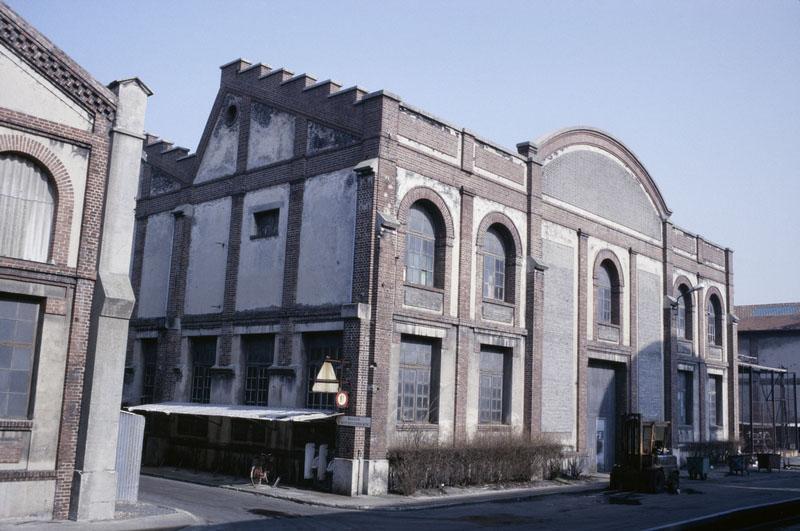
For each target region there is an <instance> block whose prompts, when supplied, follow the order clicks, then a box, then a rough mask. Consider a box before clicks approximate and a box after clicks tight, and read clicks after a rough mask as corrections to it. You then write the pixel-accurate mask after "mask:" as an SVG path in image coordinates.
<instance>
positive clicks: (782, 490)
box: [718, 485, 800, 492]
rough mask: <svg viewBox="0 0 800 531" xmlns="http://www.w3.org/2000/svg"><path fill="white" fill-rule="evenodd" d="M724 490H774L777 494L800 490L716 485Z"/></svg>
mask: <svg viewBox="0 0 800 531" xmlns="http://www.w3.org/2000/svg"><path fill="white" fill-rule="evenodd" d="M718 486H720V487H724V488H726V489H747V490H776V491H779V492H800V489H785V488H780V487H745V486H743V485H718Z"/></svg>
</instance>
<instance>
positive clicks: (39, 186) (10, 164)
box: [0, 153, 56, 262]
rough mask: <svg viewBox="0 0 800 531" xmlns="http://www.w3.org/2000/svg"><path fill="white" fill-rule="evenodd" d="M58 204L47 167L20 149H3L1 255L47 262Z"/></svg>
mask: <svg viewBox="0 0 800 531" xmlns="http://www.w3.org/2000/svg"><path fill="white" fill-rule="evenodd" d="M55 204H56V201H55V190H54V188H53V184H52V182H51V181H50V178H49V176H48V175H47V172H46V171H45V170H44V168H42V167H41V166H39V165H38V164H36V163H35V162H34V161H32V160H31V159H29V158H26V157H23V156H20V155H17V154H16V153H0V255H2V256H10V257H12V258H21V259H23V260H32V261H35V262H46V261H47V258H48V254H49V253H48V252H49V250H50V238H51V234H52V230H53V212H55Z"/></svg>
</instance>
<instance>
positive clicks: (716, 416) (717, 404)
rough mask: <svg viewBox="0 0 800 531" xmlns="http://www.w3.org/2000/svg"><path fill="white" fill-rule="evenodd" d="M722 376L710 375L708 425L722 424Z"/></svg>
mask: <svg viewBox="0 0 800 531" xmlns="http://www.w3.org/2000/svg"><path fill="white" fill-rule="evenodd" d="M722 419H723V415H722V376H719V375H710V376H709V377H708V425H709V426H722Z"/></svg>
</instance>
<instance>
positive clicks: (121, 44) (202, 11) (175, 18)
mask: <svg viewBox="0 0 800 531" xmlns="http://www.w3.org/2000/svg"><path fill="white" fill-rule="evenodd" d="M5 1H7V3H8V4H9V5H10V6H11V7H12V9H14V10H15V11H17V12H18V13H19V14H21V15H22V16H23V17H25V18H26V19H27V20H28V21H29V22H31V23H32V24H33V25H34V26H35V27H37V28H38V29H39V30H40V31H42V32H43V33H44V34H45V35H46V36H47V37H48V38H50V40H52V41H53V42H55V43H56V45H58V46H59V47H60V48H62V49H63V50H64V51H65V52H67V53H68V54H69V55H70V56H72V57H73V58H74V59H75V60H76V61H77V62H78V63H80V64H81V65H82V66H83V67H84V68H86V69H87V70H88V71H89V72H90V73H91V74H93V75H94V76H95V77H96V78H97V79H98V80H100V81H102V82H103V83H109V82H111V81H113V80H114V79H124V78H127V77H133V76H138V77H139V78H141V79H142V80H143V81H144V82H145V83H146V84H147V85H148V86H149V87H150V88H151V89H152V90H153V92H154V93H155V94H154V95H153V96H152V97H151V98H150V100H149V104H148V110H147V130H148V132H150V133H152V134H156V135H158V136H161V137H163V138H166V139H168V140H170V141H173V142H175V143H176V144H178V145H182V146H186V147H188V148H190V149H191V150H192V151H194V149H195V148H196V147H197V143H198V141H199V138H200V135H201V133H202V129H203V127H204V125H205V121H206V119H207V115H208V112H209V110H210V108H211V104H212V102H213V100H214V97H215V95H216V92H217V89H218V88H219V70H218V67H219V66H220V65H222V64H225V63H227V62H229V61H231V60H233V59H236V58H239V57H243V58H245V59H248V60H250V61H253V62H262V63H264V64H267V65H269V66H272V67H275V68H278V67H284V68H286V69H287V70H290V71H292V72H295V73H297V74H299V73H303V72H306V73H308V74H309V75H313V76H314V77H316V78H317V79H319V80H323V79H328V78H331V79H333V80H334V81H337V82H339V83H341V84H342V85H343V86H344V87H348V86H351V85H359V86H360V87H362V88H365V89H367V90H370V91H372V90H379V89H384V90H388V91H390V92H393V93H395V94H398V95H400V96H401V97H402V98H403V101H405V102H407V103H410V104H412V105H414V106H416V107H421V108H423V109H425V110H426V111H428V112H430V113H432V114H434V115H435V116H439V117H441V118H443V119H445V120H447V121H449V122H452V123H455V124H457V125H458V126H460V127H464V128H467V129H470V130H472V131H475V132H476V133H477V134H479V135H480V136H482V137H485V138H489V139H491V140H493V141H495V142H497V143H499V144H500V145H503V146H507V147H508V148H511V149H513V148H514V146H515V145H516V144H517V143H518V142H521V141H525V140H535V139H536V138H539V137H541V136H543V135H545V134H547V133H549V132H552V131H554V130H556V129H560V128H563V127H567V126H574V125H589V126H593V127H597V128H600V129H603V130H605V131H607V132H609V133H611V134H612V135H614V136H615V137H616V138H617V139H619V140H621V141H622V142H623V143H624V144H625V145H627V146H628V147H629V148H630V149H631V150H632V151H633V152H634V153H635V154H636V156H637V157H638V158H639V160H640V161H641V162H642V163H643V164H644V166H645V167H646V168H647V169H648V171H649V172H650V175H651V176H652V177H653V178H654V179H655V181H656V183H657V184H658V186H659V188H660V189H661V192H662V194H663V195H664V197H665V199H666V201H667V205H668V206H669V208H670V209H671V210H672V211H673V214H672V218H671V219H672V221H673V223H675V224H676V225H678V226H680V227H683V228H685V229H687V230H689V231H691V232H694V233H697V234H700V235H702V236H703V237H704V238H706V239H708V240H709V241H711V242H714V243H717V244H720V245H722V246H723V247H730V248H732V249H733V250H734V251H735V253H734V263H733V268H734V285H735V297H734V300H735V302H736V304H756V303H772V302H792V301H800V0H769V1H767V0H762V1H747V2H745V1H722V0H719V1H698V0H690V1H676V0H675V1H670V2H645V1H628V2H621V1H612V0H605V1H555V0H553V1H550V2H538V1H532V0H527V1H499V0H498V1H491V2H490V1H488V0H483V1H459V2H455V1H452V2H445V1H437V0H427V1H412V0H404V1H394V0H380V1H372V2H367V1H351V0H336V1H335V2H333V1H324V2H323V1H316V2H311V1H302V0H293V1H286V2H283V1H255V0H250V1H242V0H227V1H210V0H196V1H170V2H166V1H155V0H138V1H135V2H134V1H123V0H118V1H114V2H106V1H99V0H98V1H85V0H80V1H77V0H76V1H64V0H27V1H23V0H5Z"/></svg>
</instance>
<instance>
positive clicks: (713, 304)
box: [706, 295, 722, 346]
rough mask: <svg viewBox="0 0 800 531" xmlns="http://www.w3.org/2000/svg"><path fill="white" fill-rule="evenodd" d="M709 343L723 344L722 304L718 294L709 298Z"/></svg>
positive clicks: (707, 313) (707, 312)
mask: <svg viewBox="0 0 800 531" xmlns="http://www.w3.org/2000/svg"><path fill="white" fill-rule="evenodd" d="M706 317H707V323H708V324H707V330H708V344H709V345H716V346H721V345H722V305H720V303H719V298H718V297H717V296H716V295H711V296H710V297H709V298H708V309H707V311H706Z"/></svg>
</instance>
